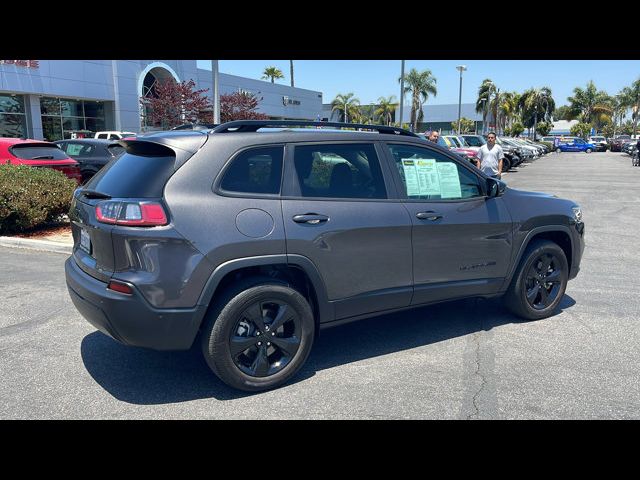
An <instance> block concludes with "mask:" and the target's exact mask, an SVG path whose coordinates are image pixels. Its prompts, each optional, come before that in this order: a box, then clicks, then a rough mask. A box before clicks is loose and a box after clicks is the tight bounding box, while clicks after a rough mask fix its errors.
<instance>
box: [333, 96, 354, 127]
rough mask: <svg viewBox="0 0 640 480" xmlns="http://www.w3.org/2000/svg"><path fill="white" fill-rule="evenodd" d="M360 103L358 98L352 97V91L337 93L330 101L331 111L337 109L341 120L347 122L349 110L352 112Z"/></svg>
mask: <svg viewBox="0 0 640 480" xmlns="http://www.w3.org/2000/svg"><path fill="white" fill-rule="evenodd" d="M359 105H360V100H359V99H357V98H355V97H354V93H353V92H349V93H347V94H342V93H339V94H337V95H336V97H335V98H334V99H333V101H332V102H331V111H332V112H335V111H337V112H338V113H339V114H340V118H341V121H342V122H345V123H348V121H349V111H350V110H351V112H352V113H353V111H354V107H355V108H356V109H357V108H358V106H359Z"/></svg>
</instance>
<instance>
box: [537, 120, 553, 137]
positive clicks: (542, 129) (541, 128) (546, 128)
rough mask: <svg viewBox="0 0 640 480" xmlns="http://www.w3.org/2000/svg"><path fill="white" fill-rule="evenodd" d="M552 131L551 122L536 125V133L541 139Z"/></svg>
mask: <svg viewBox="0 0 640 480" xmlns="http://www.w3.org/2000/svg"><path fill="white" fill-rule="evenodd" d="M552 129H553V123H551V122H540V123H538V127H537V132H538V134H540V135H542V136H543V137H544V136H546V135H549V132H550V131H551V130H552Z"/></svg>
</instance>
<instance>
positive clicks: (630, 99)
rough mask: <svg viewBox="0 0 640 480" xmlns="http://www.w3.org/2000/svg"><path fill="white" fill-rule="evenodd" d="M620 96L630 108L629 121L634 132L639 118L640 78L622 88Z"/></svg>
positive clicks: (634, 132)
mask: <svg viewBox="0 0 640 480" xmlns="http://www.w3.org/2000/svg"><path fill="white" fill-rule="evenodd" d="M622 98H623V99H624V103H625V105H626V107H627V108H630V109H631V122H632V124H633V133H632V135H635V134H636V130H637V127H638V120H639V119H640V78H639V79H638V80H636V81H635V82H633V83H632V84H631V86H630V87H625V88H623V89H622Z"/></svg>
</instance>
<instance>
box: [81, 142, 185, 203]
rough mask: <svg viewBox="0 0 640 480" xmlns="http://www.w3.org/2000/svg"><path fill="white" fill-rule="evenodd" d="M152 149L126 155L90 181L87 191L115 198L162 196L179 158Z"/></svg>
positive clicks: (166, 149)
mask: <svg viewBox="0 0 640 480" xmlns="http://www.w3.org/2000/svg"><path fill="white" fill-rule="evenodd" d="M151 150H152V151H148V152H146V153H145V152H136V153H135V154H134V153H128V152H125V153H123V154H122V156H120V157H119V158H117V159H115V160H114V161H113V162H112V163H108V164H107V165H106V166H105V167H104V168H103V169H102V170H100V171H99V172H98V173H97V174H96V175H95V176H94V177H93V178H92V179H91V180H89V182H88V183H87V184H86V188H88V189H90V190H95V191H97V192H100V193H104V194H106V195H110V196H111V197H113V198H160V197H162V192H163V190H164V186H165V184H166V183H167V180H169V177H170V176H171V175H172V174H173V172H174V165H175V160H176V159H175V156H173V155H170V152H171V150H170V149H168V148H166V147H157V148H155V149H151Z"/></svg>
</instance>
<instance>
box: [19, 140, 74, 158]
mask: <svg viewBox="0 0 640 480" xmlns="http://www.w3.org/2000/svg"><path fill="white" fill-rule="evenodd" d="M10 151H11V153H13V154H14V155H15V156H16V157H18V158H21V159H22V160H69V157H68V156H67V154H66V153H64V152H63V151H62V150H61V149H59V148H58V147H51V146H49V145H29V144H28V143H25V144H23V145H14V146H13V147H11V148H10Z"/></svg>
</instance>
